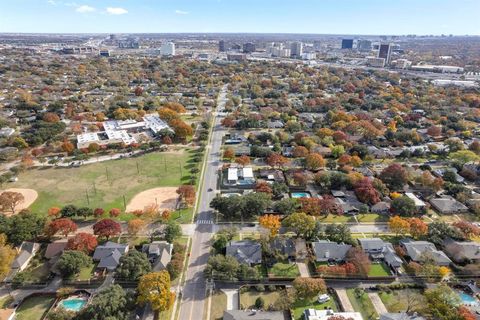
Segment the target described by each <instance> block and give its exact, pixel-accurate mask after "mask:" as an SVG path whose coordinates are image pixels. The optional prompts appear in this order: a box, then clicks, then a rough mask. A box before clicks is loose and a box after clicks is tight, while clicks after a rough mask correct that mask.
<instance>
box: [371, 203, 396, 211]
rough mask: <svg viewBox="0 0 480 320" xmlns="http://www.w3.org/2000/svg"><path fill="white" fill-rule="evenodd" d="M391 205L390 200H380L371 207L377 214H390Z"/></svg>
mask: <svg viewBox="0 0 480 320" xmlns="http://www.w3.org/2000/svg"><path fill="white" fill-rule="evenodd" d="M390 206H391V204H390V202H387V201H380V202H377V203H376V204H374V205H373V206H372V207H371V208H370V211H371V212H373V213H377V214H388V213H390Z"/></svg>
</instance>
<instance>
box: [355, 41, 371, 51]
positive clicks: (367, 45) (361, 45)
mask: <svg viewBox="0 0 480 320" xmlns="http://www.w3.org/2000/svg"><path fill="white" fill-rule="evenodd" d="M357 49H358V50H360V51H370V50H372V41H370V40H358V41H357Z"/></svg>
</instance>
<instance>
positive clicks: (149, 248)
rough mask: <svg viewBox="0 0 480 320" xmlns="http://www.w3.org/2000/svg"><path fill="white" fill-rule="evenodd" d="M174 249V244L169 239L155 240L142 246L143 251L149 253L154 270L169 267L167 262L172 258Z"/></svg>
mask: <svg viewBox="0 0 480 320" xmlns="http://www.w3.org/2000/svg"><path fill="white" fill-rule="evenodd" d="M172 251H173V244H171V243H168V242H167V241H153V242H152V243H148V244H144V245H143V246H142V252H144V253H146V254H147V257H148V260H149V261H150V263H151V264H152V265H153V271H161V270H165V269H166V268H167V264H168V263H169V262H170V260H172Z"/></svg>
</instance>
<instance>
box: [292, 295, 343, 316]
mask: <svg viewBox="0 0 480 320" xmlns="http://www.w3.org/2000/svg"><path fill="white" fill-rule="evenodd" d="M330 298H331V299H330V301H327V302H325V303H319V302H318V301H317V298H314V299H304V300H300V299H299V300H297V301H295V303H294V304H293V305H292V310H293V318H294V320H300V319H303V318H302V315H303V311H305V309H316V310H324V309H325V308H330V309H332V310H334V311H337V310H338V308H337V303H336V302H335V298H334V297H333V296H331V295H330Z"/></svg>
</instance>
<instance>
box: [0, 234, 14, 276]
mask: <svg viewBox="0 0 480 320" xmlns="http://www.w3.org/2000/svg"><path fill="white" fill-rule="evenodd" d="M16 255H17V252H16V251H15V249H14V248H12V247H11V246H10V245H8V244H7V236H6V235H5V234H3V233H2V234H0V279H4V278H5V277H6V276H7V274H8V272H9V271H10V266H11V265H12V262H13V260H14V259H15V256H16Z"/></svg>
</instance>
